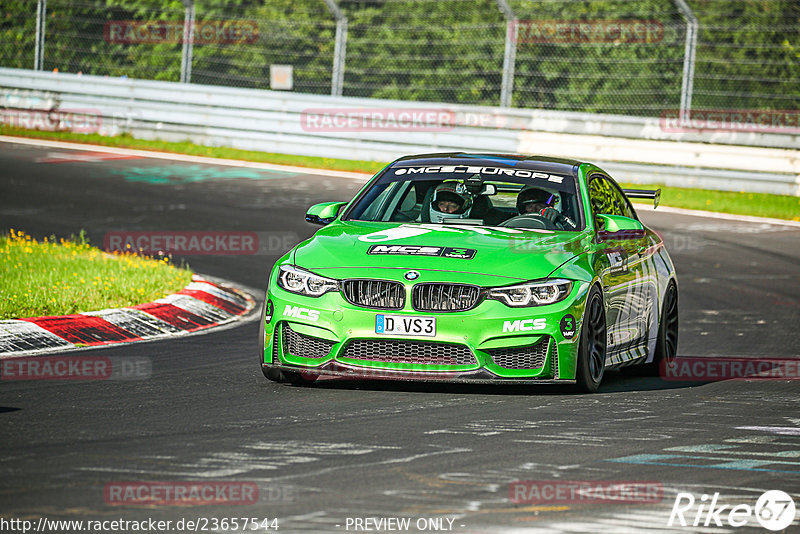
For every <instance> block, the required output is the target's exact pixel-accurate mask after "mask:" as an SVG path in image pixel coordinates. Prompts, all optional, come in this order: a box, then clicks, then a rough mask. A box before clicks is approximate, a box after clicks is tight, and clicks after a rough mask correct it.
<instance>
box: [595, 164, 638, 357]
mask: <svg viewBox="0 0 800 534" xmlns="http://www.w3.org/2000/svg"><path fill="white" fill-rule="evenodd" d="M589 196H590V199H591V204H592V212H593V216H594V218H595V227H596V228H597V237H596V241H597V245H598V248H599V251H600V258H601V263H600V265H601V268H600V269H599V274H600V278H601V283H602V285H603V293H604V295H605V304H606V323H607V327H608V345H607V346H608V358H609V360H610V362H611V363H620V362H622V361H626V360H629V359H632V358H636V357H638V356H642V355H644V353H643V352H641V350H640V349H641V348H643V347H645V346H646V343H647V338H648V333H649V312H650V304H649V302H650V300H651V299H650V295H649V289H648V285H649V284H650V280H649V278H650V277H651V269H650V259H649V258H648V254H649V253H648V250H649V247H648V244H647V236H646V233H645V232H631V231H622V232H613V233H612V232H607V231H605V229H604V228H603V227H602V219H600V218H599V217H597V216H598V215H601V214H603V215H620V216H623V217H629V218H631V219H636V220H638V218H637V216H636V212H635V211H634V210H633V207H632V206H631V205H630V203H629V202H628V200H627V198H626V197H625V195H624V193H623V192H622V190H621V189H620V188H619V186H618V185H617V184H616V182H614V181H613V180H612V179H611V178H610V177H608V176H606V175H603V174H600V173H596V174H593V175H591V177H590V181H589Z"/></svg>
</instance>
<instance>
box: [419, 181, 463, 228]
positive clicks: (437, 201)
mask: <svg viewBox="0 0 800 534" xmlns="http://www.w3.org/2000/svg"><path fill="white" fill-rule="evenodd" d="M471 210H472V196H471V195H470V194H469V192H468V191H467V188H466V186H465V185H464V184H462V183H459V182H443V183H441V184H439V185H437V186H436V189H434V190H433V196H431V205H430V208H429V212H430V218H431V222H433V223H442V222H446V221H447V220H448V219H466V218H468V217H469V214H470V211H471Z"/></svg>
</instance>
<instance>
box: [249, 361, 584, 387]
mask: <svg viewBox="0 0 800 534" xmlns="http://www.w3.org/2000/svg"><path fill="white" fill-rule="evenodd" d="M261 366H262V367H263V368H264V369H278V370H280V371H290V372H294V373H305V374H309V375H318V376H329V377H335V378H344V379H351V380H402V381H406V382H446V383H461V384H513V385H532V384H536V385H538V384H562V385H569V384H575V380H564V379H559V380H555V379H552V378H506V377H502V376H498V375H496V374H494V373H492V372H490V371H487V370H486V369H478V370H476V371H400V370H388V369H373V368H371V367H359V366H355V365H347V364H343V363H341V362H329V363H326V364H325V365H322V366H320V367H295V366H290V365H268V364H261Z"/></svg>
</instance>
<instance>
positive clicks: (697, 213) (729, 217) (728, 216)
mask: <svg viewBox="0 0 800 534" xmlns="http://www.w3.org/2000/svg"><path fill="white" fill-rule="evenodd" d="M634 207H635V208H636V209H637V210H638V211H640V212H641V211H653V210H652V209H650V210H643V209H642V208H652V204H644V203H638V202H635V203H634ZM798 207H800V204H798ZM657 211H660V212H663V213H675V214H678V215H692V216H694V217H709V218H711V219H723V220H726V221H737V222H752V223H767V224H781V225H784V226H792V227H794V228H800V221H788V220H786V219H770V218H768V217H753V216H750V215H735V214H732V213H717V212H714V211H701V210H687V209H684V208H671V207H669V206H659V207H658V208H657ZM799 211H800V210H799Z"/></svg>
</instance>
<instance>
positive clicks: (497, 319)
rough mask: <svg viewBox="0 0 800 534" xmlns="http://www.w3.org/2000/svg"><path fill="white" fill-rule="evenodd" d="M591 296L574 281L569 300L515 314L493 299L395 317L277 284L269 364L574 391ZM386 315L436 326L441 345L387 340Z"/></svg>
mask: <svg viewBox="0 0 800 534" xmlns="http://www.w3.org/2000/svg"><path fill="white" fill-rule="evenodd" d="M587 292H588V284H585V283H581V282H575V283H574V284H573V287H572V291H571V292H570V295H569V296H568V297H567V298H566V299H565V300H563V301H561V302H559V303H556V304H552V305H548V306H539V307H531V308H511V307H508V306H506V305H505V304H503V303H501V302H499V301H494V300H485V301H483V302H481V303H480V304H478V305H477V306H476V307H475V308H473V309H471V310H468V311H463V312H448V313H424V312H417V311H415V310H413V309H410V304H409V305H407V308H408V309H403V310H397V311H391V312H386V311H382V310H375V309H369V308H363V307H359V306H355V305H352V304H350V303H348V302H347V301H346V300H345V299H344V298H343V297H342V296H341V294H339V293H338V292H330V293H326V294H325V295H323V296H321V297H317V298H313V297H306V296H302V295H297V294H294V293H290V292H287V291H285V290H283V289H281V288H279V287H277V286H276V285H275V284H274V283H273V284H271V285H270V290H269V291H268V292H267V299H268V301H269V302H270V303H271V305H272V306H271V309H272V310H273V312H272V316H271V317H268V318H267V319H268V320H267V321H265V323H264V324H263V325H262V326H263V328H264V337H263V339H264V347H263V360H262V361H261V364H262V366H263V367H264V368H276V369H281V370H287V371H295V372H297V371H301V372H303V371H305V372H309V373H312V374H314V375H326V376H334V377H343V378H374V379H379V380H383V379H390V380H409V381H437V382H465V383H482V382H503V383H526V384H529V383H532V382H535V383H560V384H564V383H570V382H574V379H575V368H576V359H577V352H578V339H579V337H580V336H579V332H580V321H581V318H582V316H583V307H584V303H585V299H586V294H587ZM383 313H388V314H392V315H408V316H428V317H431V316H432V317H435V318H436V323H437V324H436V336H435V337H425V336H394V337H387V336H384V335H378V334H376V333H375V317H376V315H377V314H383ZM569 316H571V317H572V318H573V325H572V326H573V328H572V332H569V331H567V334H571V335H569V336H567V335H565V333H564V332H565V330H564V327H563V326H564V321H565V318H568V317H569Z"/></svg>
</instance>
